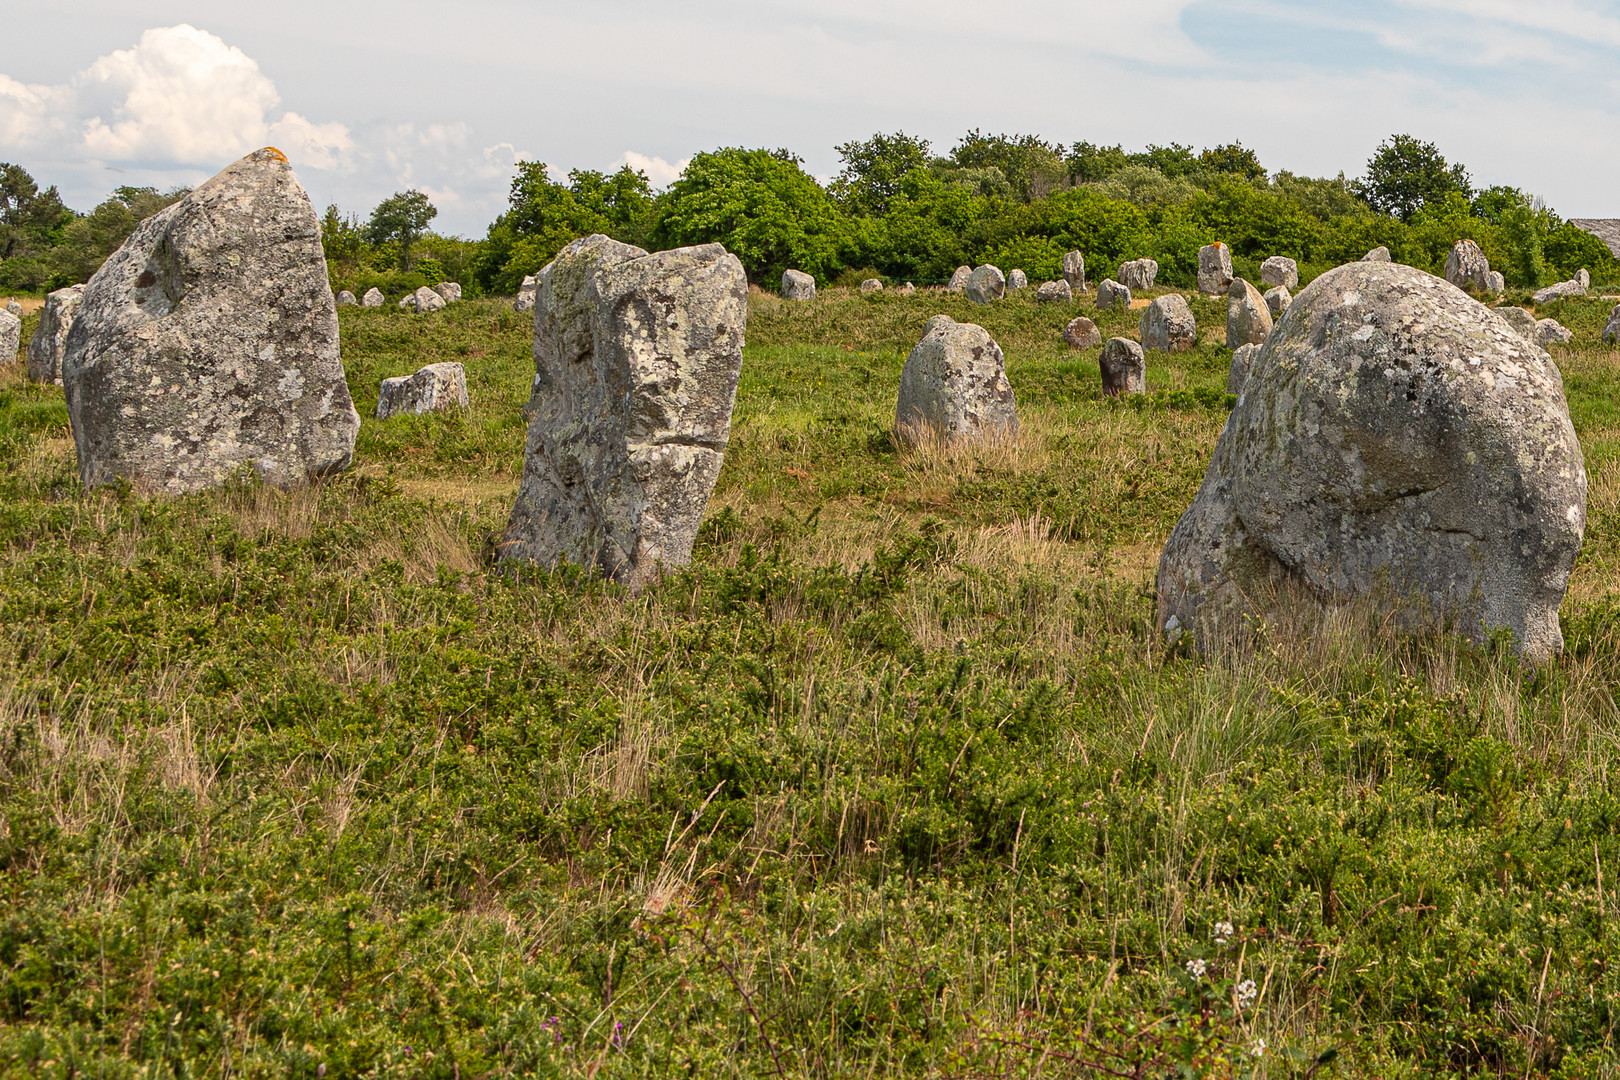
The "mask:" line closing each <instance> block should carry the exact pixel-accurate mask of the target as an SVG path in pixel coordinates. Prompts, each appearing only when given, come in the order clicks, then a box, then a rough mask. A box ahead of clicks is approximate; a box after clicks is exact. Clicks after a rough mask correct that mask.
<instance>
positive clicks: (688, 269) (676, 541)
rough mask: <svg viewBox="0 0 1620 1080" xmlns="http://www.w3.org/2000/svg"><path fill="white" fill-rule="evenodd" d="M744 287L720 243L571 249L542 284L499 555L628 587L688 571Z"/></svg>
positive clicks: (600, 243) (733, 359)
mask: <svg viewBox="0 0 1620 1080" xmlns="http://www.w3.org/2000/svg"><path fill="white" fill-rule="evenodd" d="M747 320H748V278H747V275H745V274H744V273H743V268H742V263H741V262H740V261H739V260H738V259H737V257H736V256H735V255H732V254H729V253H728V252H727V251H726V249H725V248H723V247H721V246H720V245H719V244H704V245H702V246H699V247H688V248H677V249H676V250H674V251H660V252H658V253H656V254H651V255H649V254H648V253H647V252H645V251H643V250H642V249H640V248H637V247H631V246H630V245H629V244H621V243H619V242H618V241H616V240H611V239H609V238H608V237H606V236H601V235H594V236H587V237H583V238H581V239H578V240H575V241H573V242H572V243H570V244H569V245H568V246H567V247H565V248H563V249H562V251H561V252H559V253H558V255H557V257H556V259H554V260H553V261H552V262H551V263H549V264H548V265H547V266H546V268H545V269H544V270H542V271H541V272H540V274H539V279H538V289H537V291H536V294H535V308H534V365H535V377H534V391H533V394H532V395H531V397H530V400H529V405H528V407H527V409H526V410H525V411H526V412H527V413H528V414H529V416H530V417H531V420H530V423H529V437H528V445H527V448H526V450H525V453H524V458H523V478H522V481H521V483H520V486H519V488H518V496H517V501H516V503H515V505H514V506H513V507H512V519H511V523H510V524H509V525H508V526H507V530H506V538H505V542H504V543H503V544H502V546H501V552H502V557H503V558H507V559H519V560H524V561H527V562H532V563H538V564H540V565H542V566H555V565H557V564H558V563H562V562H567V563H573V564H576V565H579V566H585V567H590V568H593V569H596V570H599V571H600V572H601V573H603V574H604V575H606V576H607V577H609V578H611V579H612V580H614V581H617V582H620V583H622V584H625V585H628V586H630V587H631V588H638V587H640V586H641V585H644V584H646V583H647V582H648V581H651V580H652V579H654V578H655V577H656V576H657V575H658V574H659V573H660V569H659V568H660V567H661V566H663V567H673V566H682V565H685V564H686V563H688V562H690V561H691V558H692V542H693V540H694V539H695V538H696V536H697V529H698V522H699V521H700V520H701V518H702V517H703V510H704V507H705V506H707V505H708V502H709V495H710V494H711V493H712V492H713V491H714V481H715V478H716V477H717V476H719V474H720V465H721V462H722V461H723V460H724V457H725V449H726V443H727V441H728V440H729V438H730V435H731V409H732V405H733V403H734V402H735V400H736V396H737V376H738V374H739V373H740V372H741V370H742V350H743V336H744V332H745V330H746V327H747Z"/></svg>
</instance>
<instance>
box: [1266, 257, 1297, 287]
mask: <svg viewBox="0 0 1620 1080" xmlns="http://www.w3.org/2000/svg"><path fill="white" fill-rule="evenodd" d="M1260 283H1261V284H1263V285H1267V286H1273V285H1280V286H1282V287H1283V288H1285V289H1297V288H1299V264H1298V263H1297V262H1295V261H1294V260H1293V259H1290V258H1288V257H1287V256H1286V255H1273V256H1272V257H1271V258H1269V259H1267V260H1266V261H1265V262H1263V263H1261V264H1260Z"/></svg>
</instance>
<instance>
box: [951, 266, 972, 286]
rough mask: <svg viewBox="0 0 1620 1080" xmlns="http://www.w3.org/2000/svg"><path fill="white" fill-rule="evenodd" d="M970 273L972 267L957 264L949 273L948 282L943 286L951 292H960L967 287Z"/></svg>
mask: <svg viewBox="0 0 1620 1080" xmlns="http://www.w3.org/2000/svg"><path fill="white" fill-rule="evenodd" d="M972 275H973V267H971V266H958V267H957V268H956V269H955V271H953V272H952V273H951V281H950V284H949V285H946V286H945V287H946V288H947V289H949V290H951V291H952V292H961V291H962V290H963V289H965V288H967V283H968V278H969V277H971V276H972Z"/></svg>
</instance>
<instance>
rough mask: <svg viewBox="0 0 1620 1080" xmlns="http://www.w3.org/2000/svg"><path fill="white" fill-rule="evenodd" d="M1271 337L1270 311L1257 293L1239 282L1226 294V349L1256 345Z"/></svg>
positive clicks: (1264, 299)
mask: <svg viewBox="0 0 1620 1080" xmlns="http://www.w3.org/2000/svg"><path fill="white" fill-rule="evenodd" d="M1269 333H1271V308H1270V307H1269V306H1267V304H1266V298H1265V297H1264V296H1262V295H1261V294H1260V290H1259V289H1257V288H1255V287H1254V286H1253V285H1250V284H1249V283H1248V282H1247V281H1244V280H1243V279H1242V278H1237V279H1236V280H1234V281H1233V282H1232V285H1231V287H1230V288H1228V289H1227V290H1226V347H1227V348H1228V349H1236V348H1238V347H1239V346H1241V345H1259V344H1260V343H1262V342H1264V341H1265V340H1266V335H1267V334H1269Z"/></svg>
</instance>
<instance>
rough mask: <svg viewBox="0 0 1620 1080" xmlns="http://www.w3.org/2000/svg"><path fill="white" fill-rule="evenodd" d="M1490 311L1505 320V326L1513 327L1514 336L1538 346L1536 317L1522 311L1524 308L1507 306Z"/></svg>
mask: <svg viewBox="0 0 1620 1080" xmlns="http://www.w3.org/2000/svg"><path fill="white" fill-rule="evenodd" d="M1491 310H1492V311H1494V312H1496V314H1497V315H1499V316H1500V317H1501V318H1503V319H1506V320H1507V324H1508V325H1509V326H1511V327H1513V332H1514V333H1515V334H1518V335H1519V336H1520V337H1522V338H1524V340H1526V341H1528V342H1531V343H1532V344H1540V342H1538V341H1536V317H1535V316H1534V315H1532V314H1530V313H1529V312H1528V311H1526V310H1524V308H1522V307H1516V306H1515V305H1513V304H1508V305H1505V306H1503V307H1499V308H1492V309H1491Z"/></svg>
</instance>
